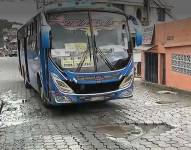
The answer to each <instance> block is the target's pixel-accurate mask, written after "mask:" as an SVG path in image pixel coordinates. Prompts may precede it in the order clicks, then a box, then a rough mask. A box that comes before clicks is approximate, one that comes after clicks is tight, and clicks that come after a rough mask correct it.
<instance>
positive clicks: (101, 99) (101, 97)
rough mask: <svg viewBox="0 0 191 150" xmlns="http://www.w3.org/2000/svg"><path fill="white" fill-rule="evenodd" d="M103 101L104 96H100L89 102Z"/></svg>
mask: <svg viewBox="0 0 191 150" xmlns="http://www.w3.org/2000/svg"><path fill="white" fill-rule="evenodd" d="M104 99H105V97H104V96H100V97H92V98H91V101H103V100H104Z"/></svg>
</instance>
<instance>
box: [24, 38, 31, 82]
mask: <svg viewBox="0 0 191 150" xmlns="http://www.w3.org/2000/svg"><path fill="white" fill-rule="evenodd" d="M24 55H25V57H24V58H25V68H24V70H25V77H26V79H27V81H28V82H30V78H29V69H28V55H27V38H26V37H25V38H24Z"/></svg>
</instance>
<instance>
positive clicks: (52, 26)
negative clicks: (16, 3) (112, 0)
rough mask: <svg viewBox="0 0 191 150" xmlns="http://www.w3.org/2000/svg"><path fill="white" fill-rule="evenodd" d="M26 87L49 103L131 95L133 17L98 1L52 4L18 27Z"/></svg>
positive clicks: (19, 47)
mask: <svg viewBox="0 0 191 150" xmlns="http://www.w3.org/2000/svg"><path fill="white" fill-rule="evenodd" d="M17 38H18V51H19V68H20V72H21V75H22V76H23V78H24V84H25V86H26V88H29V87H32V88H34V89H35V90H36V91H38V92H39V94H40V96H41V99H42V101H43V103H44V104H45V105H46V106H52V105H53V106H57V105H62V104H70V103H85V102H94V101H107V100H114V99H116V100H117V99H121V98H129V97H132V92H133V81H134V64H133V54H132V42H131V38H130V32H129V26H128V17H127V16H126V15H125V14H124V12H122V11H121V10H120V9H117V8H115V7H111V6H104V5H98V4H84V3H83V4H80V3H79V4H76V3H74V4H70V5H62V6H61V5H60V6H56V7H55V5H50V6H47V7H46V8H44V9H43V10H42V11H41V12H39V13H38V14H37V15H36V16H35V17H33V18H32V19H31V20H30V21H29V22H28V23H26V24H25V25H24V26H23V27H22V28H21V29H19V31H18V37H17Z"/></svg>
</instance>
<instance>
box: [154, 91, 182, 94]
mask: <svg viewBox="0 0 191 150" xmlns="http://www.w3.org/2000/svg"><path fill="white" fill-rule="evenodd" d="M157 93H158V94H172V95H177V94H178V93H177V92H172V91H158V92H157Z"/></svg>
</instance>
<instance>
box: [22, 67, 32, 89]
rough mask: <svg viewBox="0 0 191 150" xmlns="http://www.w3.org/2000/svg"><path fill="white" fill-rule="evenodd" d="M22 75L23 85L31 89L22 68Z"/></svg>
mask: <svg viewBox="0 0 191 150" xmlns="http://www.w3.org/2000/svg"><path fill="white" fill-rule="evenodd" d="M23 77H24V85H25V87H26V88H27V89H31V85H30V84H29V83H28V82H27V80H26V76H25V72H24V70H23Z"/></svg>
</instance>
